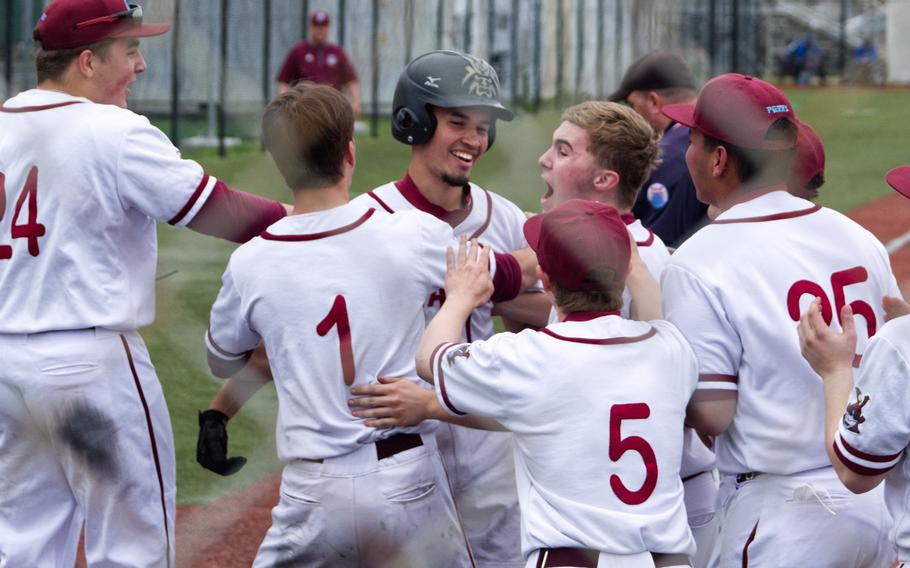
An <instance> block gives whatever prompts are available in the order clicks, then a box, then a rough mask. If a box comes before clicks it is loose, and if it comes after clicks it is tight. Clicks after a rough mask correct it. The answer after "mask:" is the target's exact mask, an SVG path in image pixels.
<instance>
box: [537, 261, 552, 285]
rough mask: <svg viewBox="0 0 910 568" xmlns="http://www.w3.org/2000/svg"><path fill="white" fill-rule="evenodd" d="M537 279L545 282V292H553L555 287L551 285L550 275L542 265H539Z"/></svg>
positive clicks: (542, 282)
mask: <svg viewBox="0 0 910 568" xmlns="http://www.w3.org/2000/svg"><path fill="white" fill-rule="evenodd" d="M537 279H538V280H540V283H541V284H543V291H544V292H552V291H553V289H552V288H551V287H550V276H549V275H548V274H547V273H546V272H544V271H543V268H541V267H540V265H539V264H538V265H537Z"/></svg>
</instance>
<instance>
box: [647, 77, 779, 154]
mask: <svg viewBox="0 0 910 568" xmlns="http://www.w3.org/2000/svg"><path fill="white" fill-rule="evenodd" d="M663 113H664V114H665V115H667V116H668V117H670V118H672V119H673V120H675V121H676V122H679V123H681V124H684V125H686V126H688V127H690V128H695V129H697V130H700V131H701V132H702V134H706V135H708V136H711V137H712V138H717V139H718V140H722V141H724V142H727V143H729V144H733V145H734V146H739V147H741V148H751V149H756V150H786V149H788V148H792V147H793V145H794V143H795V141H794V140H780V139H769V138H768V129H769V128H770V127H771V125H772V124H774V123H775V122H777V121H778V120H780V119H781V118H785V119H787V120H789V121H790V122H792V123H793V124H794V125H796V124H797V120H796V115H795V114H794V113H793V105H791V104H790V101H789V100H787V97H786V96H785V95H784V94H783V93H782V92H781V91H780V89H778V88H777V87H775V86H774V85H772V84H771V83H767V82H765V81H762V80H761V79H757V78H755V77H749V76H748V75H740V74H739V73H727V74H725V75H719V76H717V77H715V78H713V79H711V80H710V81H708V82H707V83H705V86H704V87H702V89H701V92H700V93H699V94H698V100H697V101H696V103H695V104H675V105H666V106H664V108H663Z"/></svg>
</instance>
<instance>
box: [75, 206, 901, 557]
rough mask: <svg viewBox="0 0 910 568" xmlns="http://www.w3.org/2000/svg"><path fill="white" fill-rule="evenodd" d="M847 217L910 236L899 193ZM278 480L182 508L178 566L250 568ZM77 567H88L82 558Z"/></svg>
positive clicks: (891, 234) (896, 256) (884, 236)
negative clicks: (205, 502)
mask: <svg viewBox="0 0 910 568" xmlns="http://www.w3.org/2000/svg"><path fill="white" fill-rule="evenodd" d="M848 215H849V216H850V217H851V218H852V219H854V220H856V221H857V222H858V223H860V224H861V225H863V226H864V227H866V228H868V229H869V230H870V231H872V233H873V234H875V236H876V237H878V238H879V239H881V241H882V242H884V243H888V242H890V241H892V240H894V239H896V238H898V237H901V236H903V235H905V234H907V233H908V232H910V200H907V199H904V198H902V197H900V196H898V195H889V196H886V197H883V198H881V199H878V200H875V201H873V202H870V203H867V204H865V205H862V206H860V207H857V208H856V209H853V210H852V211H850V212H849V213H848ZM891 262H892V266H893V267H894V274H895V276H896V277H897V281H898V283H899V284H900V285H901V289H902V290H903V291H904V296H905V297H908V296H910V245H907V246H906V247H903V248H902V249H900V250H897V251H895V252H894V253H893V254H892V255H891ZM279 481H280V479H279V476H278V475H277V474H276V475H274V476H272V477H270V478H268V479H264V480H262V481H259V482H257V483H254V484H252V485H250V486H248V487H246V488H245V489H243V490H242V491H239V492H237V493H234V494H232V495H229V496H227V497H224V498H222V499H218V500H216V501H213V502H212V503H209V504H206V505H192V506H182V507H179V508H178V512H177V529H176V532H177V535H178V537H177V566H178V567H180V568H184V567H185V568H216V567H217V568H234V567H237V568H240V567H248V566H250V565H251V564H252V562H253V558H254V557H255V555H256V549H257V548H258V546H259V543H260V542H261V541H262V538H263V536H264V535H265V532H266V530H267V529H268V527H269V524H270V512H271V508H272V507H273V506H274V505H275V503H277V501H278V486H279ZM80 548H81V547H80ZM76 566H77V567H78V568H81V567H83V566H85V563H84V560H83V559H82V558H81V557H80V561H79V562H78V563H77V564H76Z"/></svg>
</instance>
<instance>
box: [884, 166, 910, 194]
mask: <svg viewBox="0 0 910 568" xmlns="http://www.w3.org/2000/svg"><path fill="white" fill-rule="evenodd" d="M885 179H886V180H887V181H888V185H890V186H891V187H893V188H894V189H896V190H897V192H898V193H900V194H901V195H903V196H904V197H910V166H898V167H896V168H894V169H892V170H891V171H889V172H888V173H887V174H885Z"/></svg>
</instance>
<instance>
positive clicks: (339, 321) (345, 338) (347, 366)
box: [316, 294, 356, 386]
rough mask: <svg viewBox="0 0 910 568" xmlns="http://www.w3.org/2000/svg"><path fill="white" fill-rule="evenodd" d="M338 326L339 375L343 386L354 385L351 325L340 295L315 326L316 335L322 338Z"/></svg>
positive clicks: (354, 372) (344, 303)
mask: <svg viewBox="0 0 910 568" xmlns="http://www.w3.org/2000/svg"><path fill="white" fill-rule="evenodd" d="M335 326H338V349H339V351H340V352H341V373H342V375H343V376H344V384H346V385H348V386H351V385H353V384H354V375H355V374H356V371H355V369H354V349H353V347H352V346H351V324H350V322H349V321H348V307H347V303H346V302H345V301H344V296H342V295H341V294H339V295H337V296H335V302H334V303H333V304H332V309H331V310H329V313H328V315H326V316H325V318H324V319H323V320H322V321H321V322H319V324H318V325H317V326H316V333H318V334H319V335H320V336H321V337H324V336H325V335H326V334H327V333H328V332H329V331H330V330H331V329H332V328H333V327H335Z"/></svg>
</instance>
